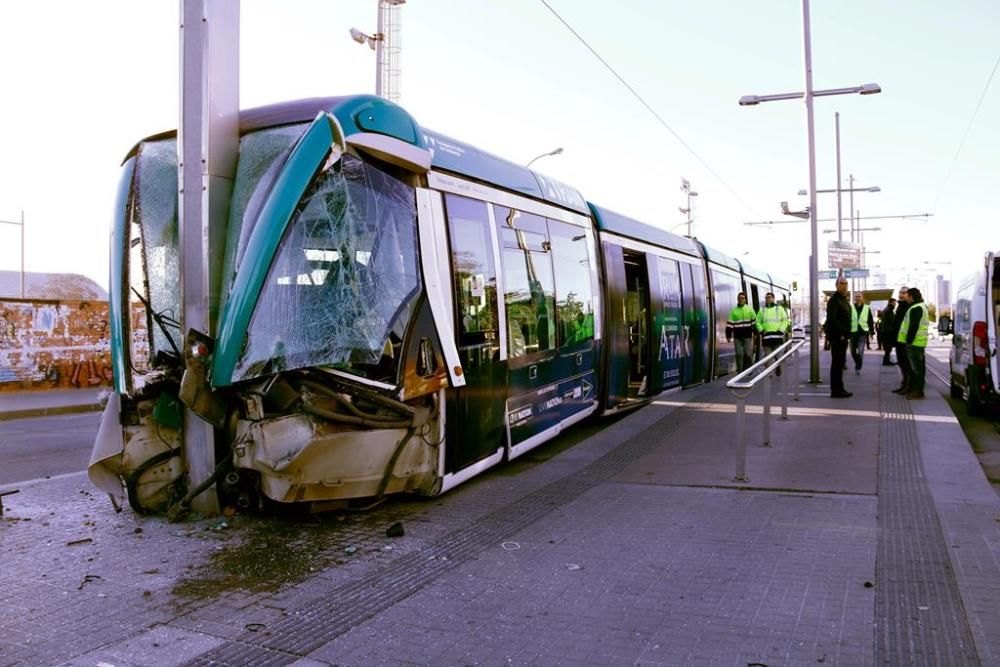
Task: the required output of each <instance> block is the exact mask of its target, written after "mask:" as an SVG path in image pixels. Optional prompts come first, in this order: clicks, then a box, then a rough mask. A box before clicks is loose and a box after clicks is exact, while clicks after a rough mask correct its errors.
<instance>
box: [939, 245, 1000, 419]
mask: <svg viewBox="0 0 1000 667" xmlns="http://www.w3.org/2000/svg"><path fill="white" fill-rule="evenodd" d="M952 313H953V315H954V322H951V323H949V322H947V321H944V322H940V323H939V330H940V331H941V332H942V333H949V332H951V333H953V334H954V335H953V336H952V342H951V353H950V355H949V367H950V369H951V395H952V397H953V398H964V399H965V401H966V404H967V406H968V410H969V413H970V414H983V413H985V412H987V410H989V409H996V408H997V407H998V406H1000V385H998V382H1000V375H998V374H997V325H998V322H1000V253H997V252H991V253H987V255H986V258H985V260H984V262H983V265H982V266H981V267H980V268H979V269H978V270H977V271H976V272H975V273H973V274H972V275H970V276H967V277H966V278H965V279H963V280H962V282H961V283H960V284H959V287H958V290H957V292H956V293H955V304H954V306H953V308H952ZM943 319H945V320H947V318H943Z"/></svg>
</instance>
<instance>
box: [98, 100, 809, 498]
mask: <svg viewBox="0 0 1000 667" xmlns="http://www.w3.org/2000/svg"><path fill="white" fill-rule="evenodd" d="M240 136H241V138H240V144H239V158H238V163H237V167H236V173H235V175H234V179H235V180H234V187H233V193H232V198H231V201H230V207H229V212H228V219H227V220H224V221H219V223H218V224H220V225H224V227H225V230H224V232H225V243H224V256H223V257H222V259H221V271H220V275H221V279H220V280H219V281H218V282H219V283H220V284H219V286H218V293H217V295H216V296H217V299H218V304H219V306H218V315H217V317H216V318H215V319H216V322H217V325H216V326H215V330H214V331H212V332H202V333H199V332H194V331H191V332H186V331H181V328H180V323H179V319H180V312H181V309H180V288H179V284H180V276H179V270H180V254H179V253H180V249H179V238H178V215H177V213H178V199H177V193H178V188H177V146H176V133H173V132H170V133H164V134H160V135H156V136H152V137H149V138H147V139H144V140H143V141H141V142H139V143H138V144H137V145H136V146H135V147H134V148H133V149H132V151H131V152H130V153H129V154H128V156H127V157H126V159H125V161H124V163H123V173H122V178H121V185H120V189H119V192H118V196H117V206H116V208H115V217H114V221H113V230H112V236H111V238H112V242H111V263H112V266H111V289H110V306H111V313H112V316H111V320H112V326H111V332H112V361H113V366H114V382H115V391H114V394H113V396H112V399H111V400H110V402H109V404H108V406H107V409H106V410H105V414H104V418H103V420H102V424H101V428H100V432H99V434H98V441H97V443H96V445H95V453H94V456H93V458H92V461H93V463H92V466H91V479H92V480H94V482H95V483H96V484H98V485H99V486H101V488H103V489H105V490H107V491H109V493H111V494H112V496H113V497H114V496H116V495H117V496H119V497H120V496H122V495H124V496H125V497H127V498H128V501H129V503H130V504H131V505H132V507H133V508H134V509H135V510H136V511H139V512H157V511H167V510H170V509H171V508H175V509H176V508H178V507H183V506H184V503H189V502H190V498H191V497H192V495H193V494H195V493H198V492H200V490H201V489H200V488H197V489H192V488H189V485H188V483H187V481H186V476H185V474H184V462H183V460H182V457H183V448H182V446H181V422H182V419H181V413H182V404H186V405H187V406H188V407H190V408H191V409H192V411H193V412H195V413H196V414H197V415H198V416H199V417H201V418H202V419H204V420H206V421H207V422H209V423H211V424H212V426H213V428H214V432H215V447H216V452H215V454H216V460H217V461H219V462H220V464H219V466H218V467H217V468H216V471H215V473H214V474H213V475H212V478H211V481H212V482H216V483H217V484H216V487H215V488H216V490H217V492H218V493H219V497H220V502H221V504H222V505H223V506H230V505H235V506H238V507H242V508H252V507H257V506H259V505H260V504H261V503H262V502H263V501H264V499H270V500H271V501H277V502H279V503H303V502H310V503H317V504H318V505H319V506H320V507H322V506H324V505H325V506H333V504H335V503H338V502H345V501H361V500H362V499H366V500H370V499H378V498H381V497H382V496H384V495H386V494H390V493H398V492H412V493H417V494H425V495H436V494H440V493H443V492H445V491H447V490H448V489H450V488H452V487H454V486H456V485H457V484H460V483H461V482H463V481H464V480H467V479H469V478H471V477H473V476H474V475H476V474H478V473H480V472H482V471H484V470H486V469H488V468H490V467H491V466H494V465H496V464H498V463H500V462H501V461H503V460H509V459H513V458H515V457H517V456H519V455H521V454H523V453H524V452H526V451H528V450H530V449H532V448H533V447H536V446H538V445H539V444H541V443H543V442H545V441H547V440H549V439H551V438H553V437H554V436H555V435H557V434H558V433H559V432H560V431H561V430H562V429H564V428H566V427H568V426H570V425H572V424H574V423H575V422H578V421H580V420H582V419H584V418H585V417H587V416H588V415H591V414H594V413H610V412H615V411H620V410H623V409H629V408H632V407H634V406H638V405H642V404H643V403H645V402H647V401H648V400H650V399H651V398H652V397H655V396H657V395H659V394H661V393H663V392H665V391H671V390H676V389H679V388H682V387H687V386H690V385H694V384H698V383H702V382H706V381H709V380H712V379H713V378H715V377H718V376H720V375H725V374H727V373H730V372H732V370H733V369H734V368H735V363H734V351H733V349H732V346H731V344H727V343H726V342H725V336H724V327H725V321H726V318H727V315H728V312H729V309H730V308H731V307H732V306H733V305H735V303H736V294H737V293H738V292H740V291H745V292H747V294H748V295H749V296H750V300H751V303H752V305H753V306H754V307H759V305H760V304H762V303H763V300H764V293H765V292H767V291H773V292H775V294H776V295H777V297H778V299H779V300H784V301H785V303H786V305H787V300H788V297H789V295H790V291H789V287H788V285H787V284H786V283H782V282H779V281H776V280H775V279H773V278H772V277H771V276H769V275H768V274H767V273H764V272H760V271H754V270H752V269H749V268H748V267H745V266H743V265H742V264H741V263H740V262H738V261H737V260H736V259H734V258H731V257H727V256H725V255H723V254H721V253H718V252H716V251H714V250H712V249H710V248H706V247H705V246H703V245H702V244H700V243H699V242H697V241H695V240H692V239H688V238H684V237H680V236H676V235H674V234H671V233H668V232H665V231H663V230H661V229H658V228H655V227H651V226H648V225H645V224H642V223H640V222H638V221H635V220H632V219H629V218H626V217H625V216H622V215H619V214H616V213H614V212H612V211H609V210H606V209H604V208H601V207H600V206H596V205H594V204H590V203H588V202H587V201H586V200H585V199H584V198H583V197H582V196H581V195H580V193H579V192H577V191H576V190H575V189H573V188H572V187H569V186H566V185H564V184H561V183H558V182H556V181H554V180H552V179H550V178H547V177H545V176H542V175H541V174H538V173H537V172H534V171H531V170H529V169H527V168H525V167H522V166H519V165H517V164H514V163H511V162H508V161H506V160H503V159H501V158H498V157H496V156H493V155H491V154H488V153H485V152H483V151H480V150H478V149H476V148H474V147H472V146H469V145H466V144H464V143H461V142H459V141H456V140H453V139H451V138H448V137H446V136H444V135H440V134H436V133H433V132H430V131H427V130H423V129H422V128H420V127H419V126H418V124H417V123H416V122H415V121H414V120H413V118H411V117H410V115H409V114H407V113H406V112H405V111H404V110H403V109H402V108H400V107H398V106H396V105H394V104H392V103H390V102H387V101H385V100H383V99H381V98H377V97H372V96H368V95H359V96H350V97H340V98H319V99H309V100H300V101H295V102H289V103H285V104H279V105H273V106H269V107H263V108H259V109H252V110H246V111H243V112H242V113H241V115H240ZM200 486H201V487H205V486H207V485H200ZM123 489H124V490H125V493H124V494H123V493H122V491H123Z"/></svg>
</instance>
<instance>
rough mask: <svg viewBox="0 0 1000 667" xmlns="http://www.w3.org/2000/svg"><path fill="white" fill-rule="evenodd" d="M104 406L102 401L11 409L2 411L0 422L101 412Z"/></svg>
mask: <svg viewBox="0 0 1000 667" xmlns="http://www.w3.org/2000/svg"><path fill="white" fill-rule="evenodd" d="M103 409H104V406H103V405H101V404H100V403H83V404H80V405H53V406H50V407H46V408H27V409H25V410H10V411H8V412H0V422H2V421H12V420H14V419H27V418H29V417H51V416H53V415H67V414H73V413H78V412H100V411H101V410H103Z"/></svg>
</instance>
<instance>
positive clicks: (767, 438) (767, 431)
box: [761, 373, 771, 447]
mask: <svg viewBox="0 0 1000 667" xmlns="http://www.w3.org/2000/svg"><path fill="white" fill-rule="evenodd" d="M770 446H771V374H770V373H768V374H767V375H766V376H764V442H763V443H762V444H761V447H770Z"/></svg>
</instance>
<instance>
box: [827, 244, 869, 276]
mask: <svg viewBox="0 0 1000 667" xmlns="http://www.w3.org/2000/svg"><path fill="white" fill-rule="evenodd" d="M829 253H830V254H829V259H830V266H832V267H835V268H838V269H853V268H855V267H857V266H859V265H860V264H861V246H860V245H859V244H857V243H851V242H849V241H830V242H829Z"/></svg>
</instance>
